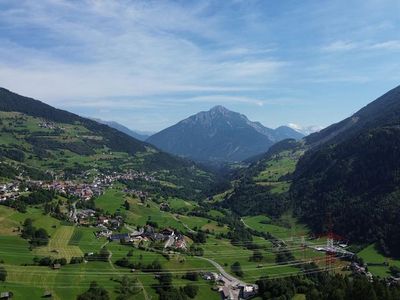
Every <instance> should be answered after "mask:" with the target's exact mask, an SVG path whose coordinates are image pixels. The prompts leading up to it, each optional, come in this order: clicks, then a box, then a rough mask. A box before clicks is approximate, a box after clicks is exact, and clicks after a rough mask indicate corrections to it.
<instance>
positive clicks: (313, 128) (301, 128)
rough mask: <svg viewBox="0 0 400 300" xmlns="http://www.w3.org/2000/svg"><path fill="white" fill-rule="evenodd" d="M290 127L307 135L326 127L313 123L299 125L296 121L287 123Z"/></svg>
mask: <svg viewBox="0 0 400 300" xmlns="http://www.w3.org/2000/svg"><path fill="white" fill-rule="evenodd" d="M287 126H288V127H290V128H292V129H294V130H296V131H298V132H300V133H302V134H304V135H305V136H307V135H309V134H311V133H315V132H318V131H321V130H322V129H323V128H324V127H322V126H319V125H311V126H301V125H297V124H294V123H289V124H288V125H287Z"/></svg>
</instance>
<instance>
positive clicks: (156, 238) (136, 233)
mask: <svg viewBox="0 0 400 300" xmlns="http://www.w3.org/2000/svg"><path fill="white" fill-rule="evenodd" d="M95 234H96V236H97V237H106V238H108V239H109V240H110V241H116V242H121V243H123V244H139V243H141V242H158V243H164V249H179V250H187V243H186V241H185V236H184V235H183V234H181V233H178V232H175V231H174V230H173V229H171V228H164V229H162V230H160V231H156V230H155V229H154V228H153V227H152V226H150V225H146V226H145V227H142V228H138V229H136V230H131V231H130V232H129V233H117V234H114V233H113V232H112V230H110V229H109V228H103V229H102V230H100V231H98V232H96V233H95Z"/></svg>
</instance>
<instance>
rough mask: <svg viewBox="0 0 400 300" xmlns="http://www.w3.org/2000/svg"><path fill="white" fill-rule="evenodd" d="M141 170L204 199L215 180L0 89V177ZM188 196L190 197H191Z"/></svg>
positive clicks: (129, 139)
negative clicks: (88, 171) (205, 193)
mask: <svg viewBox="0 0 400 300" xmlns="http://www.w3.org/2000/svg"><path fill="white" fill-rule="evenodd" d="M131 169H134V170H137V171H145V172H149V173H154V174H156V176H157V178H158V179H159V180H160V181H159V182H160V184H161V185H162V186H160V189H164V190H168V191H169V192H170V193H171V194H176V195H182V194H187V195H188V196H190V195H192V196H194V198H196V197H197V196H198V197H203V196H204V192H205V191H206V190H207V189H208V188H209V187H210V186H211V185H212V183H213V180H214V179H215V176H214V175H212V174H211V173H208V172H206V171H203V170H202V169H200V168H198V167H197V166H196V165H194V164H193V163H192V162H190V161H186V160H184V159H181V158H177V157H174V156H172V155H169V154H166V153H163V152H160V151H158V150H157V149H155V148H154V147H153V146H151V145H150V144H146V143H143V142H141V141H138V140H136V139H134V138H132V137H130V136H128V135H126V134H124V133H122V132H120V131H118V130H116V129H113V128H111V127H109V126H106V125H102V124H99V123H97V122H95V121H93V120H89V119H85V118H82V117H80V116H77V115H75V114H72V113H70V112H67V111H63V110H59V109H56V108H53V107H51V106H49V105H47V104H45V103H42V102H40V101H37V100H34V99H31V98H27V97H23V96H20V95H17V94H15V93H12V92H10V91H8V90H6V89H0V178H1V177H8V178H11V179H12V178H15V176H17V175H23V176H24V177H30V178H33V179H41V180H42V179H48V178H50V177H51V176H54V175H59V176H65V177H74V176H77V175H80V174H82V173H83V172H85V171H87V170H100V171H101V172H106V173H107V172H111V171H126V170H131ZM192 198H193V197H192Z"/></svg>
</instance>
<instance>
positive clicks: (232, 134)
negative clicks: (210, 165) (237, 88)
mask: <svg viewBox="0 0 400 300" xmlns="http://www.w3.org/2000/svg"><path fill="white" fill-rule="evenodd" d="M287 137H291V138H301V137H302V135H301V134H300V133H298V132H296V131H295V130H293V129H291V128H289V127H279V128H278V129H276V130H274V129H270V128H266V127H264V126H263V125H262V124H260V123H258V122H251V121H249V120H248V119H247V117H246V116H244V115H242V114H239V113H236V112H232V111H229V110H228V109H226V108H225V107H222V106H216V107H214V108H212V109H211V110H209V111H205V112H200V113H198V114H196V115H193V116H191V117H189V118H187V119H185V120H183V121H181V122H179V123H178V124H176V125H173V126H171V127H169V128H167V129H165V130H163V131H161V132H159V133H156V134H154V135H153V136H151V137H150V138H149V139H148V140H147V141H148V142H149V143H151V144H153V145H155V146H157V147H159V148H160V149H162V150H164V151H167V152H170V153H173V154H177V155H181V156H184V157H189V158H191V159H194V160H197V161H240V160H244V159H246V158H248V157H251V156H254V155H257V154H260V153H264V152H266V151H267V150H268V148H269V147H270V146H272V145H273V144H274V143H276V142H278V141H280V140H283V139H285V138H287Z"/></svg>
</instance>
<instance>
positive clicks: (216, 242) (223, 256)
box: [202, 237, 299, 282]
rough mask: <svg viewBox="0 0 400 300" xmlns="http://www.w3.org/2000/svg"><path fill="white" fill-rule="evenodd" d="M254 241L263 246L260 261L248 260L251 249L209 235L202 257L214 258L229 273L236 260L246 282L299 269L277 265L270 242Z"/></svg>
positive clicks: (295, 271)
mask: <svg viewBox="0 0 400 300" xmlns="http://www.w3.org/2000/svg"><path fill="white" fill-rule="evenodd" d="M254 242H255V243H258V244H259V245H262V246H264V247H265V249H261V252H262V254H263V260H262V261H261V262H253V261H250V260H249V258H250V257H251V256H252V254H253V251H251V250H248V249H245V248H242V247H238V246H234V245H232V244H231V242H230V241H229V240H227V239H216V238H213V237H209V238H208V240H207V243H206V244H205V245H202V248H204V257H207V258H210V259H213V260H215V261H216V262H218V263H219V264H220V265H221V266H222V267H224V269H225V270H226V271H227V272H229V273H230V272H231V270H230V266H231V265H232V264H233V263H234V262H236V261H237V262H239V263H240V264H241V266H242V269H243V272H244V276H243V278H242V279H243V280H245V281H247V282H255V281H256V280H257V279H258V278H260V277H261V276H265V275H269V276H273V275H281V274H295V273H297V272H298V271H299V269H297V268H295V267H291V266H285V265H277V264H276V263H275V253H273V252H272V251H271V250H270V249H271V248H270V246H271V244H270V243H269V242H268V241H266V240H264V239H256V240H255V241H254ZM261 265H262V266H261Z"/></svg>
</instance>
